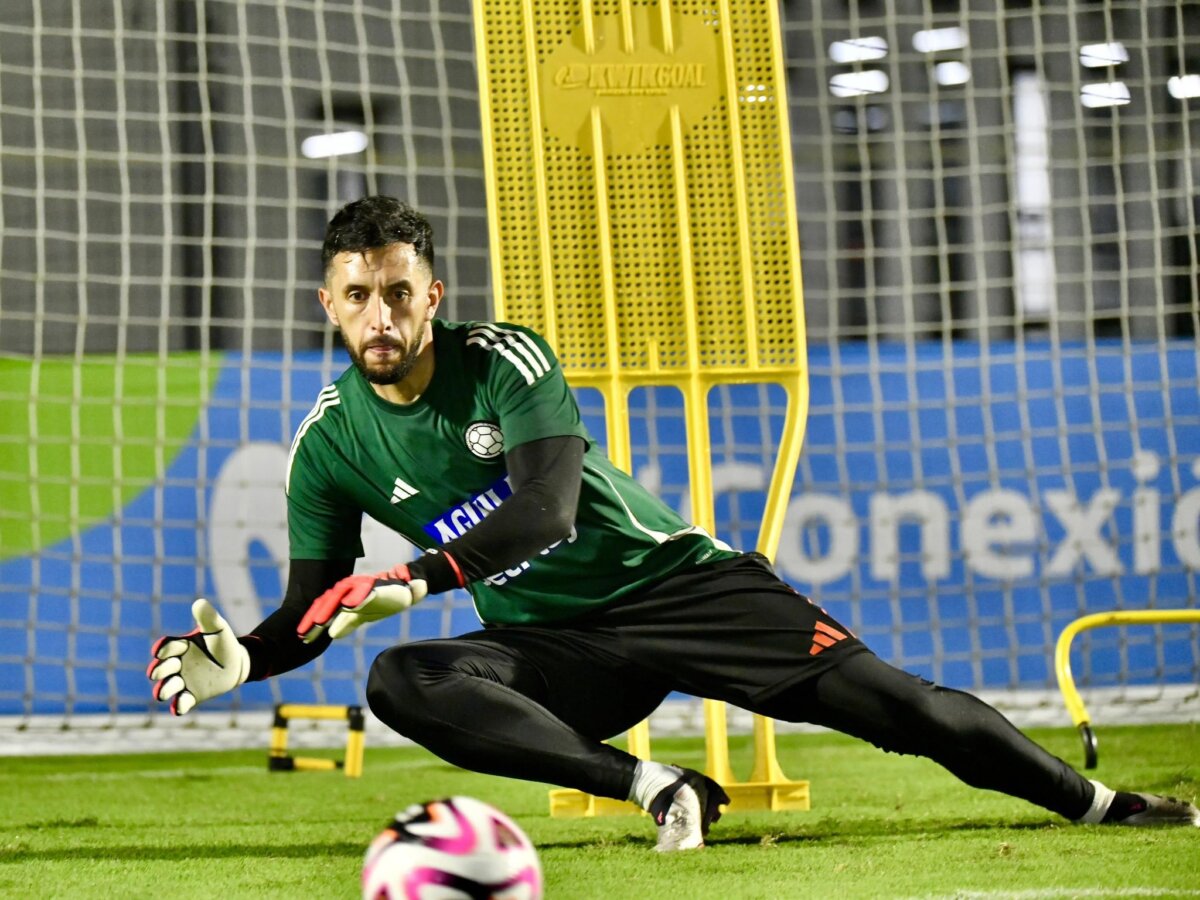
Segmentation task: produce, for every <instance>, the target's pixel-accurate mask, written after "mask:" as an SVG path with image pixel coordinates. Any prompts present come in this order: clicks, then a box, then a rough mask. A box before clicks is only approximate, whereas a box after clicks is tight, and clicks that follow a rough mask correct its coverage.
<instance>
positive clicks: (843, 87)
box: [829, 69, 889, 97]
mask: <svg viewBox="0 0 1200 900" xmlns="http://www.w3.org/2000/svg"><path fill="white" fill-rule="evenodd" d="M888 84H889V82H888V76H887V72H884V71H883V70H882V69H868V70H867V71H865V72H844V73H842V74H841V75H834V76H833V77H832V78H830V79H829V93H831V94H833V96H835V97H862V96H865V95H867V94H882V93H883V92H884V91H886V90H887V89H888Z"/></svg>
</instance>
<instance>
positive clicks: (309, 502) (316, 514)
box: [287, 433, 363, 559]
mask: <svg viewBox="0 0 1200 900" xmlns="http://www.w3.org/2000/svg"><path fill="white" fill-rule="evenodd" d="M319 441H320V436H319V435H316V434H311V433H310V434H309V435H307V436H306V439H305V440H304V441H301V442H300V443H299V444H298V445H297V447H296V453H295V456H294V457H293V459H292V464H291V470H290V472H289V475H288V492H287V509H288V544H289V548H290V549H289V555H290V557H291V558H292V559H357V558H358V557H360V556H362V555H363V546H362V516H363V511H362V510H361V509H359V508H358V507H357V506H356V505H354V504H353V503H347V502H346V500H345V496H344V492H342V491H338V490H337V487H336V485H335V484H334V481H333V478H332V477H331V474H330V473H329V471H328V469H327V468H326V466H325V465H323V461H322V460H321V459H320V454H319V453H317V452H316V449H317V447H316V444H317V443H318V442H319Z"/></svg>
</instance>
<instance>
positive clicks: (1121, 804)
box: [1100, 791, 1146, 824]
mask: <svg viewBox="0 0 1200 900" xmlns="http://www.w3.org/2000/svg"><path fill="white" fill-rule="evenodd" d="M1145 810H1146V801H1145V800H1144V799H1143V798H1142V795H1141V794H1131V793H1129V792H1128V791H1117V793H1116V796H1115V797H1113V801H1112V803H1110V804H1109V807H1108V812H1106V813H1105V814H1104V818H1103V819H1101V820H1100V821H1101V823H1104V824H1112V823H1113V822H1120V821H1121V820H1123V819H1127V818H1129V817H1130V816H1132V815H1134V814H1136V813H1140V812H1145Z"/></svg>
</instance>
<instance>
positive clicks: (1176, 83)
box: [1167, 75, 1200, 100]
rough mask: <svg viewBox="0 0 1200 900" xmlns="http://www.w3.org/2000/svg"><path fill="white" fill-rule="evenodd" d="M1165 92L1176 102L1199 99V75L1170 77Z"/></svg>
mask: <svg viewBox="0 0 1200 900" xmlns="http://www.w3.org/2000/svg"><path fill="white" fill-rule="evenodd" d="M1167 91H1169V92H1170V94H1171V96H1172V97H1174V98H1175V99H1176V100H1186V99H1187V98H1188V97H1200V75H1172V76H1171V77H1170V78H1168V79H1167Z"/></svg>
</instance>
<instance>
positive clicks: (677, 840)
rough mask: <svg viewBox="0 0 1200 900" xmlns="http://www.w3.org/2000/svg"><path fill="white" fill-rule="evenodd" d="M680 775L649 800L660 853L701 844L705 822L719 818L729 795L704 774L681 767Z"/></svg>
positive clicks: (704, 834) (706, 824)
mask: <svg viewBox="0 0 1200 900" xmlns="http://www.w3.org/2000/svg"><path fill="white" fill-rule="evenodd" d="M680 772H681V773H682V774H681V775H680V776H679V779H678V780H677V781H675V782H674V783H672V784H671V785H670V786H668V787H666V788H663V790H661V791H659V793H658V796H657V797H655V798H654V802H653V803H651V804H650V810H649V812H650V815H651V816H652V817H653V819H654V824H655V825H657V826H658V843H657V844H656V845H655V847H654V849H655V850H657V851H658V852H660V853H672V852H674V851H676V850H695V849H698V848H700V847H703V846H704V838H705V837H706V836H707V835H708V826H709V825H711V824H712V823H713V822H715V821H717V819H719V818H721V805H722V804H728V803H729V795H728V794H726V793H725V791H724V790H723V789H722V787H721V786H720V785H719V784H717V783H716V782H715V781H713V780H712V779H711V778H709V777H707V776H706V775H701V774H700V773H699V772H694V771H692V770H691V769H681V770H680Z"/></svg>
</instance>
